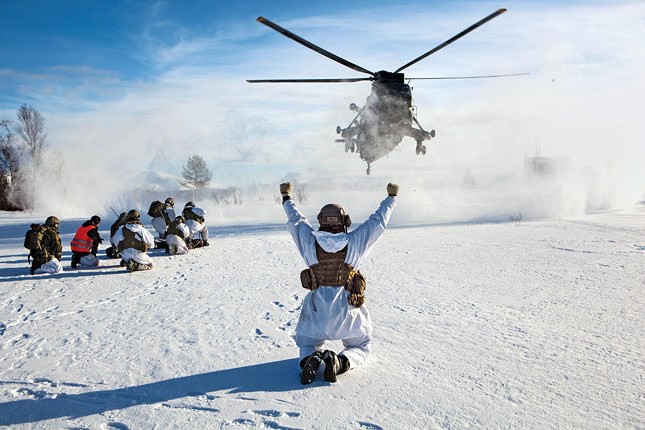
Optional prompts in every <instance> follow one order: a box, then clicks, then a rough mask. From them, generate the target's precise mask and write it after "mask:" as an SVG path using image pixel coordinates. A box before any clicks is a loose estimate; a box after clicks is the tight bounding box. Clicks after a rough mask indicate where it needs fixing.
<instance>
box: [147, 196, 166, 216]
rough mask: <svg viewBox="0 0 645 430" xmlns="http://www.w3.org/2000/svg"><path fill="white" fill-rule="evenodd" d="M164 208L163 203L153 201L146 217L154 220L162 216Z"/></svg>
mask: <svg viewBox="0 0 645 430" xmlns="http://www.w3.org/2000/svg"><path fill="white" fill-rule="evenodd" d="M165 207H166V204H165V203H163V202H160V201H159V200H155V201H154V202H152V203H151V204H150V209H148V215H149V216H151V217H153V218H156V217H160V216H163V210H164V208H165Z"/></svg>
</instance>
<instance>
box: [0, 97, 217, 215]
mask: <svg viewBox="0 0 645 430" xmlns="http://www.w3.org/2000/svg"><path fill="white" fill-rule="evenodd" d="M45 124H46V121H45V117H44V116H43V115H42V114H41V113H40V112H39V111H38V110H37V109H35V108H33V107H31V106H28V105H26V104H24V105H22V106H20V108H19V109H18V111H17V112H16V120H15V121H11V120H8V119H0V210H6V211H16V210H28V209H34V206H35V203H36V202H35V199H36V196H35V193H34V190H35V186H36V183H37V181H38V175H39V172H41V167H43V154H44V151H45V149H46V146H47V132H46V131H45ZM48 164H52V166H53V164H55V163H48ZM52 166H50V167H52ZM54 167H55V166H54ZM54 173H55V174H61V172H54ZM181 176H182V179H178V180H177V181H178V182H179V184H181V185H182V186H184V187H186V188H188V189H191V190H193V193H194V199H198V198H199V191H200V190H201V189H203V188H204V187H206V186H208V184H209V183H210V181H211V179H212V176H213V175H212V172H211V171H210V170H209V169H208V166H207V165H206V162H205V161H204V159H203V158H202V157H200V156H199V155H192V156H190V157H189V158H188V160H187V162H186V164H185V165H184V166H183V170H182V172H181ZM204 197H206V196H204Z"/></svg>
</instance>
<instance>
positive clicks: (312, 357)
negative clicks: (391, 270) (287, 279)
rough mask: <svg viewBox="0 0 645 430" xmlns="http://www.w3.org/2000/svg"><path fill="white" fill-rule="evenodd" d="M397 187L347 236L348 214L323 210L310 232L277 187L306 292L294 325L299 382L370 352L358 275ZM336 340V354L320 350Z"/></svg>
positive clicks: (331, 374) (328, 374) (329, 375)
mask: <svg viewBox="0 0 645 430" xmlns="http://www.w3.org/2000/svg"><path fill="white" fill-rule="evenodd" d="M398 190H399V186H398V185H396V184H388V186H387V192H388V197H386V198H385V200H383V201H382V202H381V205H380V206H379V208H378V209H377V210H376V212H374V214H372V215H371V216H370V217H369V219H368V220H367V221H366V222H364V223H363V224H361V225H360V226H359V227H358V228H356V229H355V230H353V231H350V232H348V231H347V228H348V227H349V226H350V225H351V220H350V218H349V215H347V214H346V213H345V211H344V210H343V208H342V207H341V206H339V205H336V204H329V205H325V206H323V208H322V209H321V210H320V213H319V214H318V222H319V223H320V229H319V230H318V231H315V230H314V228H313V227H312V226H311V224H309V221H308V220H307V218H306V217H305V216H304V215H303V214H302V213H300V211H299V210H298V208H296V205H295V204H294V203H293V201H292V200H291V198H290V196H289V194H290V193H291V191H292V185H291V183H289V182H287V183H283V184H280V193H281V194H282V206H283V208H284V211H285V212H286V214H287V217H288V221H287V229H288V230H289V233H291V237H292V238H293V240H294V241H295V243H296V246H297V247H298V251H299V252H300V255H301V256H302V258H303V259H304V260H305V264H307V267H308V269H305V270H303V271H302V273H301V274H300V280H301V282H302V286H303V287H304V288H306V289H308V290H310V291H309V292H308V293H307V295H306V296H305V298H304V301H303V303H302V310H301V311H300V318H299V319H298V325H297V326H296V344H297V345H298V347H299V348H300V368H301V369H302V373H301V375H300V381H301V382H302V383H303V384H310V383H311V382H313V380H314V378H315V376H316V372H317V371H318V368H319V367H320V365H321V364H323V363H324V379H325V381H327V382H336V376H337V375H339V374H341V373H344V372H347V371H348V370H349V369H350V368H352V367H356V366H359V365H361V364H363V362H364V361H365V359H366V358H367V356H368V354H369V352H370V349H371V337H372V320H371V318H370V314H369V312H368V311H367V308H366V307H365V305H364V304H363V303H364V301H365V298H364V291H365V278H364V277H363V275H362V274H361V273H360V272H359V271H358V267H359V265H360V263H361V261H362V259H363V258H365V256H366V255H367V254H368V252H369V251H370V249H371V248H372V246H373V245H374V243H375V242H376V241H377V240H378V239H379V238H380V237H381V235H382V234H383V233H384V232H385V228H386V226H387V223H388V221H389V219H390V215H391V214H392V210H393V209H394V205H395V197H396V195H397V194H398ZM334 340H342V342H343V345H344V347H345V349H344V350H343V351H342V352H340V353H339V354H336V353H335V352H334V351H331V350H328V349H324V344H325V341H334Z"/></svg>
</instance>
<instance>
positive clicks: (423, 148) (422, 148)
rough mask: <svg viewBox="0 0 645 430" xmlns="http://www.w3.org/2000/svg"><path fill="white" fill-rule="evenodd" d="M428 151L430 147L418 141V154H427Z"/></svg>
mask: <svg viewBox="0 0 645 430" xmlns="http://www.w3.org/2000/svg"><path fill="white" fill-rule="evenodd" d="M427 151H428V148H426V146H425V145H423V144H421V142H417V147H416V153H417V155H426V152H427Z"/></svg>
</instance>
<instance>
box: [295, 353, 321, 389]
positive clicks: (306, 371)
mask: <svg viewBox="0 0 645 430" xmlns="http://www.w3.org/2000/svg"><path fill="white" fill-rule="evenodd" d="M322 355H323V353H322V352H321V351H316V352H314V353H313V354H311V355H308V356H307V357H305V358H303V359H302V360H301V361H300V368H301V369H302V373H301V374H300V382H301V383H302V384H303V385H307V384H311V383H312V382H314V379H315V378H316V370H318V367H320V363H322Z"/></svg>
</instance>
